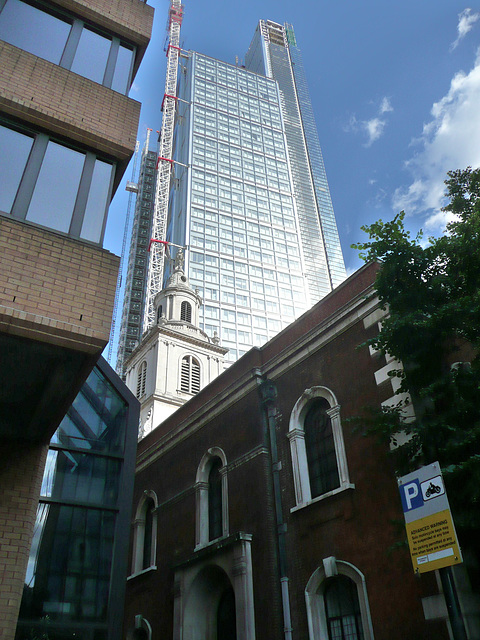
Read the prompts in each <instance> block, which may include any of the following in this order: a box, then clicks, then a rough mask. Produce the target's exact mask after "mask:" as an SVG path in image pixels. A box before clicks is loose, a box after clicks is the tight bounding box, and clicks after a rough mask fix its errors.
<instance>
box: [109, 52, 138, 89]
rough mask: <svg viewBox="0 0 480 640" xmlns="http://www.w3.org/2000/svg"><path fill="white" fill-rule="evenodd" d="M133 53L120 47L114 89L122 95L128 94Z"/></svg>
mask: <svg viewBox="0 0 480 640" xmlns="http://www.w3.org/2000/svg"><path fill="white" fill-rule="evenodd" d="M132 59H133V51H132V50H131V49H128V48H127V47H124V46H123V45H120V46H119V48H118V56H117V64H116V65H115V72H114V74H113V80H112V89H113V90H114V91H119V92H120V93H127V91H128V85H129V80H130V69H131V67H132Z"/></svg>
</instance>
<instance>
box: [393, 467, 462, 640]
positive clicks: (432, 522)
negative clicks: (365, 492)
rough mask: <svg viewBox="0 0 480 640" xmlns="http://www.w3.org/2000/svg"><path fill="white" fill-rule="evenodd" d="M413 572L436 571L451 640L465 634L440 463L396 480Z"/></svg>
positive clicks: (457, 557)
mask: <svg viewBox="0 0 480 640" xmlns="http://www.w3.org/2000/svg"><path fill="white" fill-rule="evenodd" d="M398 488H399V489H400V497H401V499H402V506H403V513H404V516H405V526H406V529H407V537H408V545H409V547H410V555H411V558H412V564H413V570H414V571H415V572H416V573H417V574H418V573H425V572H427V571H433V570H435V569H439V571H440V578H441V581H442V587H443V594H444V596H445V603H446V605H447V610H448V616H449V619H450V624H451V627H452V633H453V638H454V640H466V638H467V634H466V631H465V625H464V622H463V617H462V613H461V610H460V605H459V602H458V597H457V593H456V589H455V582H454V580H453V574H452V569H451V567H452V566H453V565H456V564H460V563H461V562H462V553H461V551H460V547H459V545H458V540H457V533H456V531H455V525H454V523H453V520H452V514H451V513H450V505H449V504H448V498H447V494H446V493H445V485H444V484H443V477H442V472H441V469H440V464H439V463H438V462H434V463H433V464H429V465H427V466H425V467H421V468H420V469H418V470H417V471H414V472H413V473H409V474H407V475H406V476H403V477H401V478H399V479H398Z"/></svg>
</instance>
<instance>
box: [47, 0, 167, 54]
mask: <svg viewBox="0 0 480 640" xmlns="http://www.w3.org/2000/svg"><path fill="white" fill-rule="evenodd" d="M53 2H54V4H56V5H58V6H60V7H63V8H64V9H67V10H69V11H71V12H72V13H73V14H76V15H78V16H79V17H81V18H85V19H87V20H89V21H91V22H93V23H95V24H96V25H97V26H101V27H104V28H105V29H107V30H108V31H111V32H112V33H115V34H116V35H118V36H120V37H123V38H126V39H127V40H129V41H130V42H132V43H134V44H139V45H143V46H146V45H147V43H148V41H149V39H150V35H151V30H152V20H153V12H154V10H153V7H151V6H150V5H148V4H146V2H142V0H53Z"/></svg>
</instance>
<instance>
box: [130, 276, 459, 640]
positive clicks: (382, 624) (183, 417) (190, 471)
mask: <svg viewBox="0 0 480 640" xmlns="http://www.w3.org/2000/svg"><path fill="white" fill-rule="evenodd" d="M377 269H378V265H375V264H370V265H366V266H364V267H363V268H361V269H360V270H359V271H357V272H356V273H355V274H354V275H352V276H351V277H350V278H349V279H348V280H346V281H345V282H344V283H343V284H342V285H340V286H339V287H338V288H337V289H335V291H333V292H332V293H331V294H329V295H328V296H327V297H326V298H324V299H323V300H321V301H320V302H319V303H317V304H316V305H315V306H314V307H313V308H312V309H311V310H310V311H308V312H307V313H305V314H304V315H303V316H302V317H300V318H299V319H298V320H297V321H296V322H294V323H293V324H291V325H290V326H289V327H287V328H286V329H285V330H283V331H282V332H281V333H280V334H278V335H277V336H276V337H275V338H274V339H272V340H271V341H270V342H268V343H267V344H266V345H264V346H263V347H261V348H253V349H251V350H250V351H249V352H248V353H247V354H246V355H245V356H243V357H242V358H241V359H240V360H239V361H237V362H236V363H235V364H234V365H232V366H231V367H230V368H229V369H228V370H226V371H225V372H224V373H222V374H221V375H220V376H219V377H217V378H216V379H215V380H213V382H211V383H210V384H208V385H207V386H205V387H204V388H203V389H202V390H201V391H200V392H199V393H198V394H196V395H193V396H192V397H191V399H190V400H189V401H188V402H186V403H185V404H183V406H181V407H180V408H179V409H178V410H177V411H176V412H175V413H174V414H173V415H171V416H169V417H168V418H166V419H165V420H164V421H163V422H162V423H161V424H160V425H159V426H158V427H157V428H156V429H154V430H153V431H151V432H150V433H149V434H148V435H147V436H146V437H145V438H144V439H143V440H141V442H140V443H139V449H138V460H137V478H136V485H135V490H134V507H133V509H134V512H133V519H132V528H133V531H132V542H131V547H132V549H131V570H130V572H131V575H130V576H129V578H128V584H127V599H126V618H125V632H126V634H127V637H144V638H152V639H153V640H160V639H163V638H174V639H175V640H180V639H182V640H197V639H198V640H209V639H212V640H213V639H215V640H223V639H228V640H233V639H235V638H236V639H238V640H253V639H254V638H255V639H257V640H276V639H278V640H280V638H286V639H293V640H305V639H309V640H319V639H326V638H330V639H336V638H344V639H347V638H352V639H353V638H364V639H365V640H371V639H373V638H376V640H394V639H398V640H400V639H401V640H404V639H405V638H409V639H410V640H414V639H422V640H423V639H425V638H436V639H438V640H443V639H446V638H448V630H447V624H446V618H447V614H446V609H445V604H444V599H443V596H442V595H441V593H440V592H439V586H438V584H437V581H436V576H435V573H434V572H432V573H428V574H424V575H422V577H421V578H417V577H415V575H414V572H413V570H412V564H411V560H410V557H409V553H408V549H407V548H406V547H402V546H400V547H399V546H398V545H397V544H396V543H398V542H399V541H402V540H403V539H404V538H405V535H404V530H403V526H402V522H403V514H402V509H401V504H400V497H399V492H398V489H397V485H396V480H395V477H394V474H393V472H392V469H391V468H390V466H389V461H388V458H387V456H386V452H385V451H384V450H383V449H382V447H381V446H380V445H379V444H378V443H377V442H376V441H374V440H372V439H370V438H368V437H365V436H363V435H362V434H361V433H360V432H358V431H356V430H355V429H354V428H353V426H352V424H351V423H350V422H349V418H352V417H354V416H358V415H359V414H361V412H362V409H363V408H364V407H365V406H367V405H373V406H379V405H380V404H382V403H387V404H388V403H389V402H392V398H393V396H394V392H395V389H394V388H393V386H392V382H393V383H394V382H395V379H392V378H390V377H389V376H388V372H389V370H390V369H391V368H392V366H394V365H393V363H392V362H388V361H387V359H386V358H385V356H383V355H380V354H378V353H375V352H373V351H372V350H371V349H370V350H369V348H368V347H361V348H359V345H361V344H362V343H364V342H365V340H367V339H368V338H371V337H373V336H374V335H375V333H376V332H377V331H378V323H379V321H381V318H382V316H383V314H384V312H383V311H382V310H381V309H380V307H379V303H378V300H377V298H376V297H375V293H374V289H373V282H374V279H375V274H376V272H377ZM397 398H398V396H397Z"/></svg>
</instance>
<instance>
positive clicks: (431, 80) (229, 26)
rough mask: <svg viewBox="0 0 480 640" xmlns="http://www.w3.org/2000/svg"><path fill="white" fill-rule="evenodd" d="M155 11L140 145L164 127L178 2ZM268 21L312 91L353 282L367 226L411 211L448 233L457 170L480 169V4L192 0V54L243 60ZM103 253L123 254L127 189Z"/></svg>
mask: <svg viewBox="0 0 480 640" xmlns="http://www.w3.org/2000/svg"><path fill="white" fill-rule="evenodd" d="M149 1H150V4H153V6H154V7H155V12H156V15H155V23H154V31H153V37H152V42H151V44H150V46H149V49H148V50H147V53H146V55H145V58H144V61H143V63H142V66H141V69H140V71H139V73H138V75H137V77H136V79H135V83H134V86H133V88H132V91H131V93H130V95H131V97H133V98H135V99H137V100H139V101H141V102H142V103H143V106H142V112H141V118H140V130H139V140H140V142H141V143H142V144H143V141H144V139H145V130H146V127H151V128H152V129H154V130H155V129H159V128H160V124H161V113H160V105H161V101H162V97H163V89H164V82H165V65H166V59H165V53H164V51H163V44H164V40H165V25H166V16H167V10H168V6H169V3H168V2H167V1H166V0H149ZM260 18H264V19H270V20H275V21H276V22H281V23H283V22H290V23H291V24H293V26H294V29H295V33H296V37H297V43H298V46H299V47H300V49H301V51H302V54H303V59H304V64H305V72H306V76H307V80H308V84H309V88H310V93H311V98H312V103H313V110H314V113H315V117H316V121H317V127H318V132H319V137H320V144H321V146H322V150H323V155H324V160H325V166H326V170H327V176H328V180H329V184H330V190H331V194H332V200H333V206H334V209H335V214H336V218H337V224H338V230H339V234H340V239H341V242H342V248H343V252H344V257H345V263H346V267H347V270H348V272H349V273H351V272H352V271H354V270H355V269H356V268H358V267H359V266H360V265H361V262H360V260H359V259H358V257H357V252H356V251H354V250H353V249H351V248H350V245H351V244H352V243H354V242H358V241H362V240H364V239H365V238H366V235H365V234H364V233H363V232H362V231H360V226H361V225H363V224H369V223H371V222H373V221H375V220H378V219H379V218H382V219H384V220H385V219H391V218H392V217H393V215H394V214H395V213H397V212H398V211H400V209H405V211H406V213H407V226H408V227H409V228H410V229H411V230H412V231H414V232H415V231H417V230H418V229H419V228H423V229H424V231H425V233H426V234H427V235H438V234H439V233H441V231H442V229H443V226H444V222H445V220H444V215H443V214H441V213H440V207H441V204H442V194H443V191H444V185H443V180H444V179H445V175H446V172H447V171H448V170H449V169H457V168H464V167H466V166H467V165H472V166H479V165H480V5H479V4H478V3H477V4H475V5H473V4H471V5H465V4H464V3H461V2H457V1H456V0H420V1H419V0H403V1H402V2H398V1H396V0H393V1H390V2H385V0H362V1H361V2H359V1H358V0H335V2H319V1H318V0H304V1H303V2H293V1H292V0H288V1H287V0H276V1H275V2H274V1H272V0H256V1H255V2H254V1H253V0H243V2H241V3H240V2H238V3H232V2H226V1H225V0H222V1H221V0H185V17H184V21H183V25H182V32H181V41H182V46H183V47H184V48H185V49H193V50H196V51H200V52H202V53H205V54H207V55H211V56H213V57H215V58H220V59H222V60H225V61H227V62H232V63H234V62H235V56H238V58H239V60H241V59H242V58H243V57H244V55H245V52H246V51H247V49H248V46H249V44H250V40H251V38H252V36H253V32H254V30H255V27H256V24H257V22H258V20H259V19H260ZM130 174H131V169H128V170H127V173H126V174H125V178H124V180H123V182H122V184H121V186H120V187H119V190H118V192H117V194H116V196H115V198H114V200H113V203H112V206H111V209H110V216H109V222H108V226H107V232H106V237H105V247H106V248H107V249H109V250H111V251H113V252H114V253H117V254H119V253H120V251H121V244H122V233H123V221H124V218H125V213H126V208H127V200H128V198H127V195H126V193H125V191H124V185H125V180H126V179H127V178H130Z"/></svg>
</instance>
